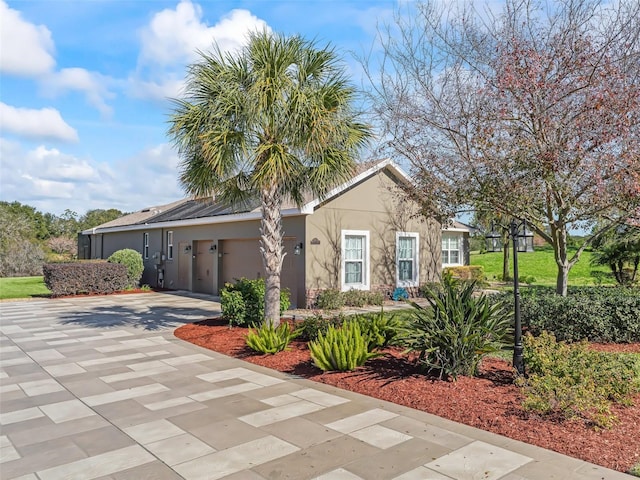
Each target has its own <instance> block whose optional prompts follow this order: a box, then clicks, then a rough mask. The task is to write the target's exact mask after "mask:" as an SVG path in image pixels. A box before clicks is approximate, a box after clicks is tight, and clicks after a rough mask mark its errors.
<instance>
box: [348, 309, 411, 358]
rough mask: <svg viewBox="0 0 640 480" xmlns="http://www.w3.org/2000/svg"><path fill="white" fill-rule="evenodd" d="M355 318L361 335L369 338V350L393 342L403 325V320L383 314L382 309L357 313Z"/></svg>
mask: <svg viewBox="0 0 640 480" xmlns="http://www.w3.org/2000/svg"><path fill="white" fill-rule="evenodd" d="M355 320H356V321H357V322H358V324H359V325H360V330H361V332H362V335H364V336H365V337H367V338H368V340H369V350H375V349H377V348H384V347H387V346H389V345H393V344H395V343H396V342H397V341H398V338H399V333H400V331H401V329H402V327H403V326H404V322H402V321H401V320H400V318H399V317H396V316H395V315H385V314H384V311H383V310H380V312H378V313H366V314H362V315H357V316H356V317H355Z"/></svg>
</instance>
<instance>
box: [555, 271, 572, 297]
mask: <svg viewBox="0 0 640 480" xmlns="http://www.w3.org/2000/svg"><path fill="white" fill-rule="evenodd" d="M568 285H569V265H558V277H557V280H556V293H557V294H558V295H562V296H563V297H566V296H567V286H568Z"/></svg>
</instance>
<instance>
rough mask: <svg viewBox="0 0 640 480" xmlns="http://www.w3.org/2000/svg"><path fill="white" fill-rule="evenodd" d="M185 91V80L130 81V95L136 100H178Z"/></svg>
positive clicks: (135, 79)
mask: <svg viewBox="0 0 640 480" xmlns="http://www.w3.org/2000/svg"><path fill="white" fill-rule="evenodd" d="M183 90H184V80H176V79H172V78H164V79H161V80H158V81H153V80H148V81H147V80H140V79H138V78H135V77H131V78H130V79H129V93H130V94H131V96H133V97H135V98H141V99H149V100H165V99H167V98H178V97H180V96H181V95H182V92H183Z"/></svg>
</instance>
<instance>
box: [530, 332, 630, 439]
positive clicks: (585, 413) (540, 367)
mask: <svg viewBox="0 0 640 480" xmlns="http://www.w3.org/2000/svg"><path fill="white" fill-rule="evenodd" d="M523 340H524V342H523V343H524V347H525V349H524V360H525V364H526V366H527V369H528V376H527V377H521V378H519V379H518V385H519V386H520V387H521V388H522V392H523V394H524V401H523V404H522V406H523V408H524V409H525V410H529V411H533V412H536V413H539V414H545V415H553V416H556V417H560V418H562V419H567V420H581V421H584V422H587V423H589V424H591V425H592V426H594V427H596V428H609V427H612V426H613V425H614V424H615V423H616V421H617V418H616V416H615V415H614V414H613V412H612V411H611V405H612V403H620V404H623V405H625V404H630V402H631V397H632V396H633V395H634V394H636V393H638V392H640V355H638V354H631V353H606V352H598V351H594V350H592V349H590V348H589V344H588V343H587V342H586V341H583V342H579V343H566V342H557V341H556V338H555V336H554V335H553V334H550V333H547V332H543V333H542V334H540V335H539V336H538V337H534V336H533V335H530V334H527V335H525V337H524V339H523Z"/></svg>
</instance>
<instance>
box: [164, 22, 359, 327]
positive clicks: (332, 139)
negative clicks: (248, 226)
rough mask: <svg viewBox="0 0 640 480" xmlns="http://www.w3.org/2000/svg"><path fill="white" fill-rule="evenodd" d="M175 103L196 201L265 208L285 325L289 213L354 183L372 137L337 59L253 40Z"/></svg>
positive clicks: (306, 47) (265, 255)
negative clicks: (283, 276)
mask: <svg viewBox="0 0 640 480" xmlns="http://www.w3.org/2000/svg"><path fill="white" fill-rule="evenodd" d="M200 55H201V59H200V60H199V61H198V62H196V63H194V64H193V65H191V66H190V67H189V69H188V73H187V83H186V87H185V95H184V97H183V98H182V99H176V100H174V111H173V112H172V115H171V117H170V120H169V124H170V127H169V132H168V133H169V136H170V137H171V138H172V140H173V141H174V143H175V145H176V146H177V149H178V153H179V155H180V157H181V164H180V182H181V184H182V187H183V188H184V189H185V191H186V192H187V193H188V194H190V195H193V196H194V197H196V198H202V197H214V198H216V199H217V200H219V201H226V202H229V203H230V204H232V205H243V204H245V203H246V202H249V201H251V200H254V201H255V200H257V199H258V200H259V201H260V204H261V212H262V220H261V224H260V234H261V244H260V250H261V254H262V260H263V263H264V267H265V271H266V275H265V286H266V293H265V321H267V322H270V323H272V324H273V325H277V324H278V323H279V322H280V272H281V270H282V262H283V259H284V251H283V246H282V236H283V233H282V217H281V207H282V205H283V202H284V201H285V200H286V199H289V200H292V201H293V202H295V203H296V204H297V205H298V206H300V205H302V203H303V198H304V196H305V194H313V195H315V196H318V197H320V198H322V196H324V195H326V193H327V192H328V191H329V190H330V189H331V188H333V187H334V186H336V185H337V184H339V183H341V182H344V181H346V180H348V179H349V178H350V177H351V176H352V174H353V171H354V168H355V158H356V155H357V154H358V151H359V149H360V148H361V147H363V146H364V145H365V144H366V142H367V140H368V139H369V137H370V136H371V130H370V127H369V126H368V125H365V124H364V123H361V122H359V121H358V119H357V117H358V115H357V113H356V112H355V111H354V110H353V107H352V104H353V101H354V100H355V98H356V90H355V89H354V87H352V86H351V85H350V84H349V83H348V81H347V79H346V76H345V74H344V69H343V68H342V67H341V66H340V65H339V59H338V57H337V55H336V52H335V51H334V50H333V49H331V48H329V47H325V48H317V47H316V45H315V43H313V42H308V41H306V40H304V39H302V38H301V37H299V36H293V37H284V36H282V35H278V34H271V33H267V32H260V33H253V34H251V35H250V36H249V42H248V44H247V46H246V47H245V48H243V49H242V50H241V51H240V52H239V53H237V54H223V53H222V52H221V51H220V50H219V49H218V48H215V49H214V51H213V52H212V53H202V52H201V53H200Z"/></svg>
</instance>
